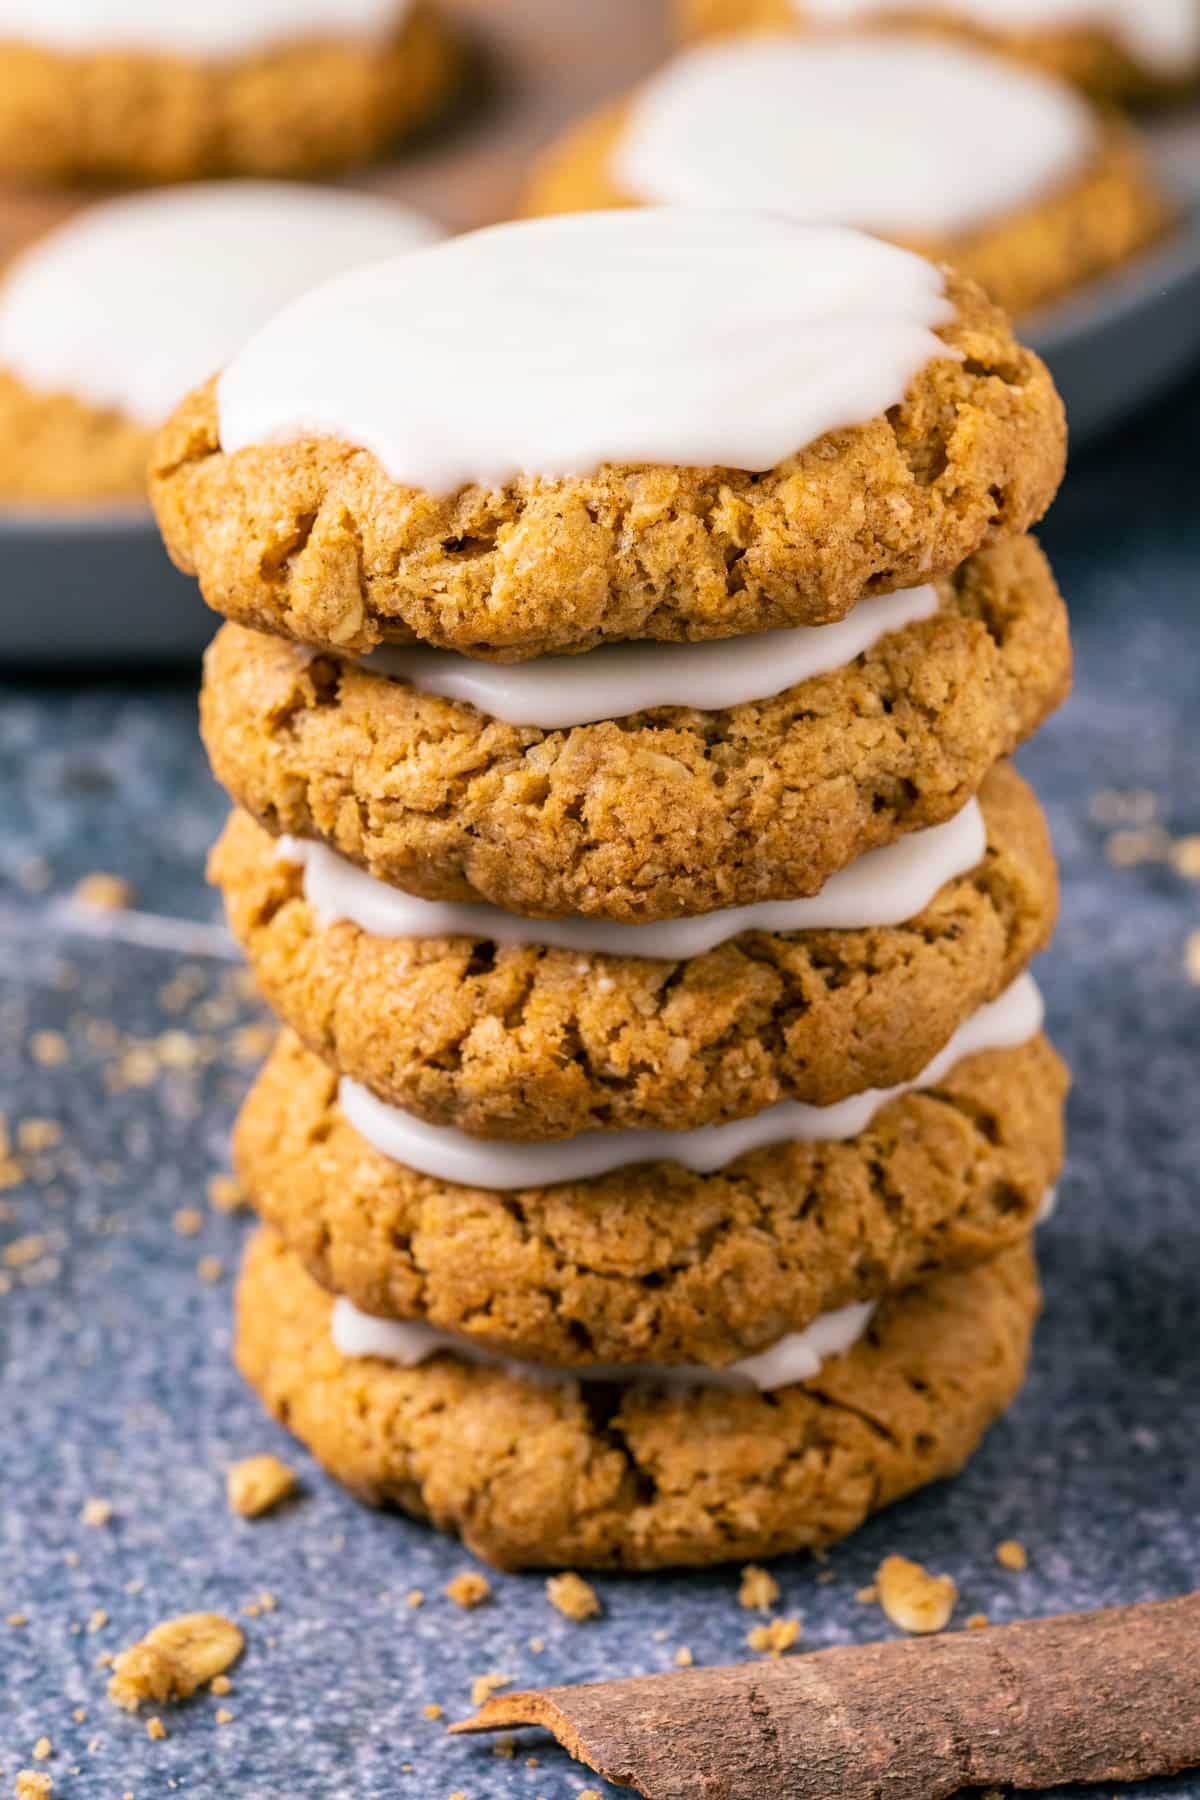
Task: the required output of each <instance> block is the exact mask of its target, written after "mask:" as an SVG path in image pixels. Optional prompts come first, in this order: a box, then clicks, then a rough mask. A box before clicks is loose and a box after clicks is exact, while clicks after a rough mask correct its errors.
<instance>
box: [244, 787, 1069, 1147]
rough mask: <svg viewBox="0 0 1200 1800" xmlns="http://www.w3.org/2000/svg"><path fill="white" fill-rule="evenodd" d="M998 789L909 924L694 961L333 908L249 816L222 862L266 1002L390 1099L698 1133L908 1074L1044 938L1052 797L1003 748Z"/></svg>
mask: <svg viewBox="0 0 1200 1800" xmlns="http://www.w3.org/2000/svg"><path fill="white" fill-rule="evenodd" d="M981 799H982V802H983V810H984V817H985V821H986V825H987V833H988V850H987V855H986V857H985V859H984V861H983V862H982V863H980V865H979V866H978V868H976V869H974V870H973V871H971V872H970V873H969V874H966V875H962V876H960V877H958V878H957V879H956V880H954V881H951V882H948V883H947V884H946V886H945V887H944V888H943V889H942V890H941V891H940V893H938V895H937V896H936V898H935V899H934V900H933V901H931V903H930V904H929V905H928V906H927V907H925V909H924V910H923V911H922V912H921V913H919V914H918V915H917V916H916V917H915V918H914V919H912V920H910V921H909V922H908V923H906V924H904V925H896V926H886V927H882V928H877V929H871V930H860V931H846V930H839V931H800V932H792V933H787V934H783V935H781V934H777V933H769V932H762V931H757V932H750V933H746V934H745V935H744V936H743V937H741V938H735V939H733V940H732V941H731V942H729V943H725V944H722V945H720V946H719V947H718V948H717V949H714V950H710V951H707V952H706V953H705V954H703V955H701V956H696V957H692V958H691V959H689V960H685V961H677V962H670V961H665V960H658V959H653V958H642V957H631V956H613V955H601V954H581V953H580V952H579V951H577V950H567V949H553V948H546V947H545V946H540V947H539V946H538V945H537V944H536V942H534V943H531V944H529V945H512V944H499V945H498V944H492V943H489V942H487V941H483V940H480V939H474V938H445V937H442V938H388V937H376V936H373V935H372V934H370V933H369V932H367V931H364V930H363V929H362V928H361V927H360V926H358V925H356V924H354V923H352V922H351V921H349V920H346V919H343V920H339V921H336V922H334V923H326V922H325V921H323V920H322V919H321V917H320V916H319V915H318V914H317V913H316V912H315V910H314V908H313V907H312V906H311V905H310V904H309V903H308V902H307V901H306V899H305V898H304V876H303V870H302V869H301V868H300V867H299V866H298V865H297V864H296V863H292V862H285V861H281V860H280V857H279V854H278V846H277V845H276V842H275V840H274V839H273V838H271V837H268V836H267V835H266V834H265V833H264V832H263V831H262V830H261V828H260V827H259V826H257V825H256V824H255V823H254V822H253V820H252V819H250V818H249V816H248V815H247V814H246V813H234V815H233V816H232V818H231V819H230V821H229V823H228V825H227V826H226V828H225V832H224V835H223V836H222V838H221V840H220V842H219V843H218V845H217V846H216V849H215V850H214V852H213V855H212V859H211V863H210V875H211V878H212V879H213V880H214V881H215V882H216V883H217V885H218V886H219V887H220V888H221V891H222V893H223V895H224V899H225V908H226V912H227V914H228V917H229V922H230V925H231V927H232V929H233V932H234V935H235V937H236V938H237V939H238V942H239V943H240V944H241V946H242V948H243V950H244V951H245V952H246V955H247V957H248V958H249V961H250V966H251V968H252V970H253V971H254V976H255V980H256V981H257V983H258V987H259V989H260V991H261V992H262V994H263V996H264V997H265V998H266V1000H267V1001H268V1002H269V1004H270V1005H271V1006H272V1007H273V1008H274V1009H275V1011H276V1012H277V1013H278V1014H279V1016H280V1017H281V1018H282V1019H283V1020H284V1022H285V1023H286V1024H288V1025H290V1026H291V1027H292V1029H293V1030H294V1031H295V1032H297V1033H298V1035H299V1036H300V1037H301V1038H302V1039H303V1040H304V1042H305V1043H306V1044H307V1045H308V1047H309V1048H310V1049H311V1050H314V1051H316V1052H317V1053H318V1054H320V1055H322V1056H323V1057H324V1058H325V1059H326V1061H327V1062H329V1063H330V1064H331V1065H332V1066H333V1067H334V1068H336V1069H339V1070H340V1071H341V1072H342V1073H343V1074H346V1075H349V1076H350V1077H351V1078H352V1079H353V1080H355V1081H358V1082H362V1083H363V1084H364V1085H365V1086H367V1087H369V1088H371V1089H372V1090H373V1091H374V1092H375V1093H377V1094H378V1095H379V1096H380V1098H381V1099H384V1100H387V1101H389V1102H391V1103H392V1104H393V1105H395V1106H400V1107H403V1108H405V1109H406V1110H407V1111H409V1112H413V1113H416V1114H417V1115H418V1116H419V1117H420V1118H423V1119H427V1120H429V1121H430V1122H431V1123H432V1124H435V1125H456V1126H458V1127H459V1128H460V1129H461V1130H464V1131H469V1132H472V1133H475V1134H477V1135H479V1136H483V1137H504V1138H535V1139H537V1138H541V1139H544V1138H552V1137H570V1136H573V1135H574V1134H575V1133H577V1132H581V1131H604V1130H636V1129H639V1128H643V1127H654V1126H667V1127H671V1128H674V1129H677V1130H692V1129H694V1128H695V1127H697V1126H701V1125H710V1124H715V1123H719V1122H721V1121H723V1120H728V1119H733V1118H740V1117H743V1116H746V1115H749V1114H752V1113H756V1112H761V1110H762V1109H763V1107H765V1106H771V1105H774V1104H775V1102H776V1101H779V1100H801V1101H805V1102H807V1103H808V1104H810V1105H814V1106H829V1105H832V1104H833V1103H834V1102H835V1101H838V1100H842V1099H844V1098H845V1097H846V1096H847V1095H849V1094H853V1093H860V1092H862V1090H863V1089H865V1088H888V1087H895V1086H897V1085H898V1084H899V1083H901V1082H904V1081H911V1080H912V1079H913V1077H914V1076H916V1075H918V1074H919V1073H920V1071H921V1070H922V1069H923V1068H925V1066H926V1065H927V1064H928V1063H929V1062H931V1061H932V1059H933V1057H934V1056H935V1055H936V1054H937V1052H938V1051H939V1050H940V1049H941V1048H942V1047H943V1045H944V1044H945V1043H946V1042H947V1041H948V1040H949V1038H950V1037H951V1035H952V1034H953V1032H955V1031H956V1030H957V1029H958V1027H959V1026H960V1025H961V1024H963V1022H964V1021H965V1020H966V1019H967V1018H969V1017H970V1015H971V1014H972V1013H973V1012H975V1011H976V1009H977V1008H978V1007H980V1006H982V1005H984V1004H985V1003H986V1002H987V1001H989V1000H994V999H995V998H996V996H997V995H998V994H1000V993H1001V992H1002V991H1003V990H1004V989H1005V988H1006V987H1007V986H1008V985H1009V983H1010V982H1011V981H1013V980H1014V979H1015V977H1016V976H1017V975H1018V974H1019V973H1020V971H1021V970H1022V969H1023V968H1024V967H1025V965H1026V964H1027V963H1028V962H1029V960H1030V958H1031V957H1033V956H1034V955H1036V954H1037V952H1038V951H1039V950H1041V949H1043V948H1044V946H1045V945H1046V943H1047V942H1048V940H1049V937H1050V933H1051V931H1052V929H1053V926H1054V918H1055V912H1056V909H1057V898H1058V894H1057V880H1056V874H1055V868H1054V858H1053V856H1052V854H1051V850H1050V842H1049V838H1048V835H1047V832H1046V825H1045V820H1044V819H1043V818H1042V815H1041V812H1040V810H1039V808H1038V804H1037V801H1036V800H1035V799H1034V797H1033V795H1032V793H1031V792H1030V790H1029V789H1028V788H1027V787H1026V786H1025V783H1024V782H1023V781H1022V780H1021V778H1020V776H1019V775H1018V774H1017V773H1016V771H1015V770H1014V769H1012V768H1011V767H1010V766H1009V765H1007V764H1002V765H1000V766H998V767H997V768H996V769H994V770H993V771H992V773H991V774H990V775H989V776H988V778H987V780H986V781H985V782H984V785H983V789H982V793H981ZM532 935H533V936H534V938H535V939H536V928H534V930H533V933H532Z"/></svg>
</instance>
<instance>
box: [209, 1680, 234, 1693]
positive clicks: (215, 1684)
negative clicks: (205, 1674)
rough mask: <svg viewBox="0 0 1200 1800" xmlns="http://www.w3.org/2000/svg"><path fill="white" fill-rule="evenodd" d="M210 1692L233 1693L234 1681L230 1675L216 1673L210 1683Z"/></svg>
mask: <svg viewBox="0 0 1200 1800" xmlns="http://www.w3.org/2000/svg"><path fill="white" fill-rule="evenodd" d="M208 1691H209V1693H210V1694H232V1692H233V1683H232V1681H230V1679H229V1677H228V1675H214V1676H213V1678H212V1680H211V1681H210V1682H209V1684H208Z"/></svg>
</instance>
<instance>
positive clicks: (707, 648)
mask: <svg viewBox="0 0 1200 1800" xmlns="http://www.w3.org/2000/svg"><path fill="white" fill-rule="evenodd" d="M937 609H938V596H937V590H936V589H935V588H932V587H919V588H905V589H902V590H901V591H900V592H898V593H895V594H885V595H883V596H882V597H881V598H879V599H876V600H864V601H863V602H862V603H861V604H860V605H859V606H856V607H855V608H854V610H853V612H851V613H849V614H848V615H847V616H846V618H844V619H840V620H839V621H838V622H837V623H836V624H834V625H797V626H794V627H792V628H791V629H789V630H786V631H763V632H759V633H757V634H756V635H752V636H747V637H736V638H722V639H721V640H719V641H718V642H715V643H703V644H668V643H652V642H647V641H638V642H634V643H627V644H604V645H601V646H600V647H599V648H598V649H595V650H587V651H585V652H584V653H583V654H582V655H579V656H537V657H533V658H532V659H531V660H530V661H529V662H523V663H488V662H478V661H472V659H471V658H470V657H466V656H459V655H456V654H455V652H454V651H452V650H433V649H430V648H428V647H427V646H425V645H413V646H411V647H410V646H409V645H398V644H387V645H384V646H383V647H382V648H381V649H379V650H372V651H371V652H370V653H369V654H368V655H367V656H364V657H362V658H361V659H360V660H361V662H362V665H363V667H364V668H366V669H369V670H372V671H373V672H374V673H376V674H379V675H389V676H393V677H396V678H398V679H400V680H402V681H407V682H411V684H412V686H413V687H415V688H420V689H421V690H422V691H423V692H425V693H429V694H441V695H442V696H443V697H444V698H445V699H447V700H465V701H467V702H468V703H469V704H470V705H472V706H477V707H478V708H479V710H480V711H481V712H484V713H487V714H489V715H490V717H492V718H493V719H504V720H506V721H507V722H508V723H509V724H510V725H537V726H540V727H541V728H542V730H544V731H562V730H569V729H570V728H571V726H573V725H591V724H593V723H594V722H595V721H596V720H598V719H626V718H628V717H629V715H630V714H631V713H636V712H649V711H651V710H653V709H654V708H656V707H662V706H692V707H696V708H698V709H699V710H700V711H701V712H720V711H721V710H722V709H723V708H724V707H727V706H741V705H744V704H745V703H746V702H748V701H753V700H769V699H772V698H773V697H774V696H775V695H776V694H782V693H783V691H784V689H785V688H791V687H796V686H798V685H799V683H800V682H802V681H811V680H812V678H813V677H814V676H816V675H827V674H828V673H829V672H830V671H831V670H833V669H843V668H845V667H846V666H847V665H848V664H849V663H852V662H853V661H854V659H855V657H857V656H862V655H863V654H864V652H865V651H867V650H870V649H871V648H872V647H873V646H874V645H875V644H877V643H878V642H879V640H880V639H881V638H883V637H886V636H887V634H888V632H890V631H901V630H903V628H904V627H905V626H906V625H912V624H915V623H916V622H917V620H919V619H928V618H931V617H932V616H933V614H934V613H935V612H936V611H937Z"/></svg>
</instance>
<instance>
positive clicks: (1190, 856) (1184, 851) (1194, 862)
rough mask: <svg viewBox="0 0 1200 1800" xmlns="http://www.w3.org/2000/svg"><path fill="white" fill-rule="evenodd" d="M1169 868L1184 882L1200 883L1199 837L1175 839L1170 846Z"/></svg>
mask: <svg viewBox="0 0 1200 1800" xmlns="http://www.w3.org/2000/svg"><path fill="white" fill-rule="evenodd" d="M1171 867H1172V868H1173V869H1174V871H1175V873H1176V874H1177V875H1182V876H1183V878H1184V880H1185V881H1200V837H1197V836H1195V835H1193V836H1191V837H1181V838H1176V840H1175V842H1174V843H1173V844H1172V845H1171Z"/></svg>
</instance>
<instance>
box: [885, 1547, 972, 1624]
mask: <svg viewBox="0 0 1200 1800" xmlns="http://www.w3.org/2000/svg"><path fill="white" fill-rule="evenodd" d="M875 1580H876V1583H877V1585H878V1588H879V1604H880V1606H882V1608H883V1610H884V1612H885V1613H886V1614H887V1617H888V1618H889V1619H890V1620H891V1622H892V1624H893V1625H895V1626H897V1627H898V1628H899V1629H900V1630H901V1631H907V1632H909V1633H911V1634H912V1635H913V1636H924V1635H926V1634H928V1633H931V1632H935V1631H943V1630H945V1628H946V1626H947V1625H948V1624H949V1623H950V1615H951V1613H952V1612H953V1611H954V1607H955V1603H956V1601H957V1600H958V1589H957V1587H956V1586H955V1585H954V1582H953V1580H952V1579H951V1577H950V1576H949V1575H931V1574H930V1573H929V1570H928V1569H926V1568H923V1567H922V1565H921V1564H920V1563H918V1562H912V1561H911V1560H910V1559H909V1558H908V1557H907V1556H887V1557H885V1558H884V1560H883V1561H882V1562H881V1563H880V1565H879V1568H878V1571H877V1572H876V1576H875Z"/></svg>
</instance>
